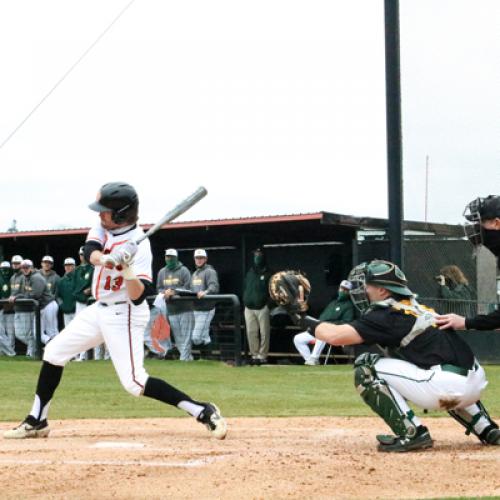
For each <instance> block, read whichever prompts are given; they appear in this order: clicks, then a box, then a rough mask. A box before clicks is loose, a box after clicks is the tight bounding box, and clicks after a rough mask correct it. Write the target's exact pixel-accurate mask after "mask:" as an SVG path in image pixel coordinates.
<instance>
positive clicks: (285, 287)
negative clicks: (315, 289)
mask: <svg viewBox="0 0 500 500" xmlns="http://www.w3.org/2000/svg"><path fill="white" fill-rule="evenodd" d="M310 293H311V284H310V283H309V280H308V279H307V278H306V277H305V276H304V275H303V274H301V273H300V272H299V271H280V272H279V273H276V274H273V275H272V276H271V279H270V280H269V295H270V296H271V298H272V299H273V300H274V301H275V302H276V303H277V304H279V305H280V306H283V308H284V309H286V310H287V312H289V313H298V314H300V313H305V312H306V311H307V309H308V307H309V306H308V305H307V299H308V298H309V294H310Z"/></svg>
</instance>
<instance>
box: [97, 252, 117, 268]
mask: <svg viewBox="0 0 500 500" xmlns="http://www.w3.org/2000/svg"><path fill="white" fill-rule="evenodd" d="M119 264H120V261H119V260H118V259H117V258H116V255H114V254H112V253H108V254H106V255H101V266H104V267H106V268H108V269H114V268H115V267H116V266H118V265H119Z"/></svg>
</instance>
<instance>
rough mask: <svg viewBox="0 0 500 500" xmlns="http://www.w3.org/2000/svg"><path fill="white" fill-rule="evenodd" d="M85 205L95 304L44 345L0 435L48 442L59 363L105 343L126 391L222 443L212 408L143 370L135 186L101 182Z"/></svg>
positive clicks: (222, 428) (147, 285) (146, 260)
mask: <svg viewBox="0 0 500 500" xmlns="http://www.w3.org/2000/svg"><path fill="white" fill-rule="evenodd" d="M89 207H90V208H91V209H92V210H95V211H97V212H99V216H100V224H99V225H98V226H97V227H95V228H93V229H91V230H90V232H89V234H88V237H87V241H86V243H85V247H84V252H85V258H86V260H87V261H88V262H90V263H92V264H93V265H94V266H95V271H94V279H93V283H92V294H93V295H94V298H95V300H96V302H95V303H94V304H92V305H91V306H89V307H87V308H86V309H84V310H82V311H81V312H80V313H79V314H77V316H76V317H75V319H74V320H73V321H72V322H71V323H70V324H69V325H68V326H67V327H66V328H65V329H64V330H63V331H62V332H61V333H60V334H59V335H58V336H56V337H55V338H54V339H53V340H52V341H51V342H50V343H49V344H48V345H47V346H46V348H45V352H44V356H43V364H42V368H41V371H40V376H39V379H38V385H37V388H36V394H35V399H34V402H33V407H32V409H31V411H30V413H29V415H28V416H27V417H26V418H25V420H24V421H23V422H22V423H21V424H20V425H19V426H18V427H16V428H15V429H12V430H9V431H7V432H5V433H4V437H5V438H8V439H23V438H31V437H47V436H48V434H49V425H48V422H47V416H48V410H49V406H50V402H51V400H52V396H53V394H54V392H55V390H56V388H57V386H58V385H59V382H60V380H61V377H62V372H63V368H64V366H65V364H66V363H67V362H68V361H70V360H71V359H72V358H73V357H74V356H75V355H76V354H78V353H80V352H82V351H86V350H88V349H91V348H93V347H95V346H97V345H100V344H102V343H103V342H105V343H106V345H107V347H108V349H109V353H110V357H111V360H112V362H113V365H114V368H115V370H116V373H117V374H118V377H119V378H120V382H121V383H122V385H123V387H124V388H125V389H126V390H127V391H128V392H130V393H131V394H132V395H134V396H142V395H143V396H147V397H150V398H154V399H157V400H159V401H162V402H164V403H168V404H170V405H173V406H176V407H178V408H180V409H182V410H184V411H186V412H188V413H189V414H191V415H192V416H193V417H195V418H196V419H197V420H198V421H199V422H201V423H202V424H204V425H205V426H206V427H207V428H208V430H209V431H210V433H211V434H212V436H213V437H215V438H217V439H224V438H225V436H226V432H227V426H226V422H225V420H224V418H223V417H222V416H221V414H220V412H219V410H218V408H217V407H216V406H215V405H214V404H212V403H202V402H198V401H195V400H193V399H191V398H190V397H189V396H188V395H187V394H184V393H183V392H181V391H179V390H178V389H176V388H175V387H173V386H171V385H170V384H168V383H167V382H165V381H163V380H161V379H157V378H154V377H150V376H149V375H148V374H147V372H146V370H145V369H144V366H143V358H144V347H143V334H144V329H145V327H146V325H147V323H148V320H149V307H148V304H147V302H146V300H145V298H146V296H148V295H152V294H154V290H153V288H152V285H151V282H152V279H151V274H152V270H151V263H152V254H151V247H150V243H149V240H148V239H145V240H143V241H142V242H141V243H140V244H139V245H137V244H136V243H135V242H136V240H137V239H138V238H139V237H140V236H141V235H142V234H143V231H142V229H141V228H139V227H138V226H137V224H136V223H137V218H138V216H137V214H138V207H139V199H138V196H137V193H136V191H135V189H134V188H133V187H132V186H130V185H129V184H125V183H121V182H112V183H108V184H105V185H104V186H102V188H101V189H100V191H99V194H98V197H97V200H96V201H95V202H94V203H92V204H91V205H89Z"/></svg>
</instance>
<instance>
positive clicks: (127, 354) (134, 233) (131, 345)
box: [43, 226, 152, 396]
mask: <svg viewBox="0 0 500 500" xmlns="http://www.w3.org/2000/svg"><path fill="white" fill-rule="evenodd" d="M142 234H144V232H143V231H142V229H141V228H139V227H136V228H134V229H131V230H130V231H128V232H126V233H124V234H120V235H116V236H115V235H113V234H111V233H110V232H109V231H106V230H105V229H103V228H102V227H101V226H98V227H96V228H94V229H91V230H90V232H89V234H88V236H87V241H94V242H98V243H100V244H101V245H102V246H103V253H105V254H107V253H111V252H113V250H115V249H116V248H118V247H119V246H120V245H123V244H124V243H126V242H127V241H129V240H134V241H135V240H137V239H138V238H139V237H140V236H141V235H142ZM151 264H152V254H151V246H150V243H149V240H148V239H145V240H144V241H142V242H141V243H140V244H139V246H138V249H137V253H136V255H135V257H134V262H133V264H132V267H133V269H134V272H135V274H136V276H137V278H138V279H142V280H146V281H149V282H151V281H152V279H151ZM92 295H93V296H94V298H95V300H96V302H95V303H94V304H92V305H90V306H88V307H87V308H85V309H84V310H82V311H81V312H79V313H78V314H77V315H76V317H75V319H74V320H73V321H72V322H71V323H70V324H69V325H68V326H67V327H66V328H65V329H64V330H63V331H62V332H61V333H60V334H59V335H58V336H57V337H55V338H54V339H53V340H52V341H51V342H50V343H49V344H48V345H47V347H46V348H45V354H44V356H43V359H44V361H47V362H49V363H51V364H53V365H58V366H64V365H65V364H66V363H67V362H68V361H70V360H71V359H72V358H73V357H74V356H75V355H76V354H78V353H80V352H82V351H87V350H89V349H92V348H93V347H96V346H98V345H99V344H102V343H103V342H105V343H106V346H107V348H108V350H109V354H110V357H111V360H112V362H113V365H114V367H115V370H116V373H117V374H118V377H119V378H120V382H121V383H122V385H123V387H124V388H125V389H126V390H127V391H128V392H130V393H131V394H133V395H134V396H140V395H141V394H142V392H143V390H144V386H145V384H146V381H147V379H148V376H149V375H148V374H147V373H146V370H145V369H144V366H143V359H144V347H143V333H144V329H145V327H146V325H147V323H148V320H149V307H148V304H147V302H146V300H144V301H143V302H142V303H141V304H139V305H134V304H133V302H132V301H131V300H130V298H129V296H128V292H127V288H126V285H125V279H124V278H123V275H122V272H121V271H119V270H117V269H107V268H105V267H103V266H100V265H98V266H96V267H95V270H94V278H93V282H92Z"/></svg>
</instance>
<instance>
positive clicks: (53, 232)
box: [0, 212, 323, 239]
mask: <svg viewBox="0 0 500 500" xmlns="http://www.w3.org/2000/svg"><path fill="white" fill-rule="evenodd" d="M322 218H323V212H315V213H308V214H290V215H264V216H259V217H241V218H234V219H213V220H198V221H187V222H173V223H170V224H167V225H165V226H163V228H162V229H186V228H195V227H207V226H236V225H242V224H270V223H276V222H298V221H306V220H318V221H319V220H321V219H322ZM152 225H153V224H141V227H142V228H143V229H145V230H147V229H149V228H150V227H151V226H152ZM89 229H90V228H88V227H81V228H73V229H42V230H37V231H18V232H16V233H0V239H7V238H24V237H33V236H69V235H72V234H87V233H88V232H89Z"/></svg>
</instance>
